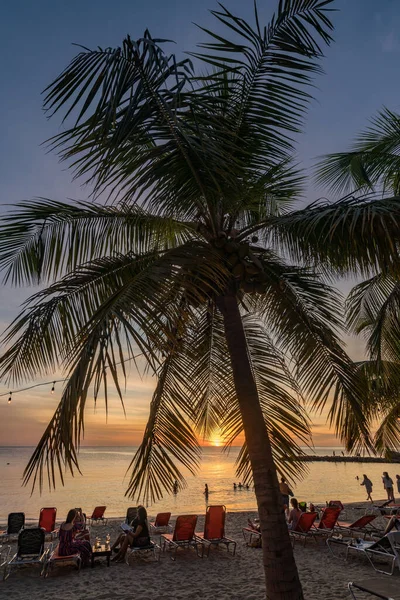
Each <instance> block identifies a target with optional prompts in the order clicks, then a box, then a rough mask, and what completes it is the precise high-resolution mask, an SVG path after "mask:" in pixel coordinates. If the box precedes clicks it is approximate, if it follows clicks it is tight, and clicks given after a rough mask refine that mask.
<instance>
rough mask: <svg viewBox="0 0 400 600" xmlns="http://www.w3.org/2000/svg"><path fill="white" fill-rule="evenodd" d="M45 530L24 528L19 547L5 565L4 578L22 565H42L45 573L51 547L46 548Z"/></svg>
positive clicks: (20, 535)
mask: <svg viewBox="0 0 400 600" xmlns="http://www.w3.org/2000/svg"><path fill="white" fill-rule="evenodd" d="M44 542H45V532H44V531H43V529H40V527H35V528H34V529H23V530H22V531H21V533H20V534H19V536H18V549H17V552H16V553H15V554H14V556H13V557H12V558H11V560H9V561H8V563H7V564H6V565H5V567H4V575H3V579H4V580H6V579H7V578H8V577H9V576H10V573H11V571H12V569H14V568H15V567H20V566H22V565H24V566H26V565H41V566H42V569H41V572H40V574H42V573H43V571H44V569H45V566H46V561H47V555H48V552H49V549H47V550H45V547H44Z"/></svg>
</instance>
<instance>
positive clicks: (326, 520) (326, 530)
mask: <svg viewBox="0 0 400 600" xmlns="http://www.w3.org/2000/svg"><path fill="white" fill-rule="evenodd" d="M340 513H341V509H340V508H337V507H330V506H328V507H327V508H325V509H324V511H323V513H322V517H321V520H320V522H319V524H318V527H315V525H314V529H310V534H311V535H332V533H333V531H334V529H335V527H336V524H337V522H338V519H339V515H340Z"/></svg>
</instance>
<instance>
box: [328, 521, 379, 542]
mask: <svg viewBox="0 0 400 600" xmlns="http://www.w3.org/2000/svg"><path fill="white" fill-rule="evenodd" d="M375 519H376V515H364V516H363V517H361V518H360V519H357V521H354V523H337V524H336V525H335V530H336V529H338V530H339V531H340V532H342V531H344V532H347V534H349V535H352V534H353V533H357V534H358V535H364V538H365V537H366V536H367V535H368V533H372V532H375V533H376V532H378V529H377V528H376V527H374V526H373V525H372V526H371V527H368V526H369V525H370V524H371V523H372V521H374V520H375Z"/></svg>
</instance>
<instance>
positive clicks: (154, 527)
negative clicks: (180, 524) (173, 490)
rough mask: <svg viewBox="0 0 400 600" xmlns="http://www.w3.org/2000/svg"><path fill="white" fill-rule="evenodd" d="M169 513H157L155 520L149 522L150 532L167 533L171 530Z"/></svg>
mask: <svg viewBox="0 0 400 600" xmlns="http://www.w3.org/2000/svg"><path fill="white" fill-rule="evenodd" d="M170 518H171V513H170V512H166V513H158V514H157V516H156V518H155V520H154V521H151V522H150V523H149V526H150V531H151V533H153V534H154V533H168V532H169V531H172V527H171V525H170V524H169V520H170Z"/></svg>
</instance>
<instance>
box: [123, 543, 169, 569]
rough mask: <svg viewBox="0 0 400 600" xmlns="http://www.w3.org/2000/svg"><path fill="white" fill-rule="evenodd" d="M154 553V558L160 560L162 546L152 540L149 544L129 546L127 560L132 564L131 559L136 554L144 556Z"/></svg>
mask: <svg viewBox="0 0 400 600" xmlns="http://www.w3.org/2000/svg"><path fill="white" fill-rule="evenodd" d="M149 553H150V554H152V555H153V558H154V560H156V561H159V560H160V557H161V548H160V546H159V545H158V544H156V543H155V542H153V541H150V544H148V545H147V546H131V547H129V548H128V550H127V551H126V554H125V562H126V564H127V565H129V564H131V559H132V558H134V557H135V556H142V555H146V554H149Z"/></svg>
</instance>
